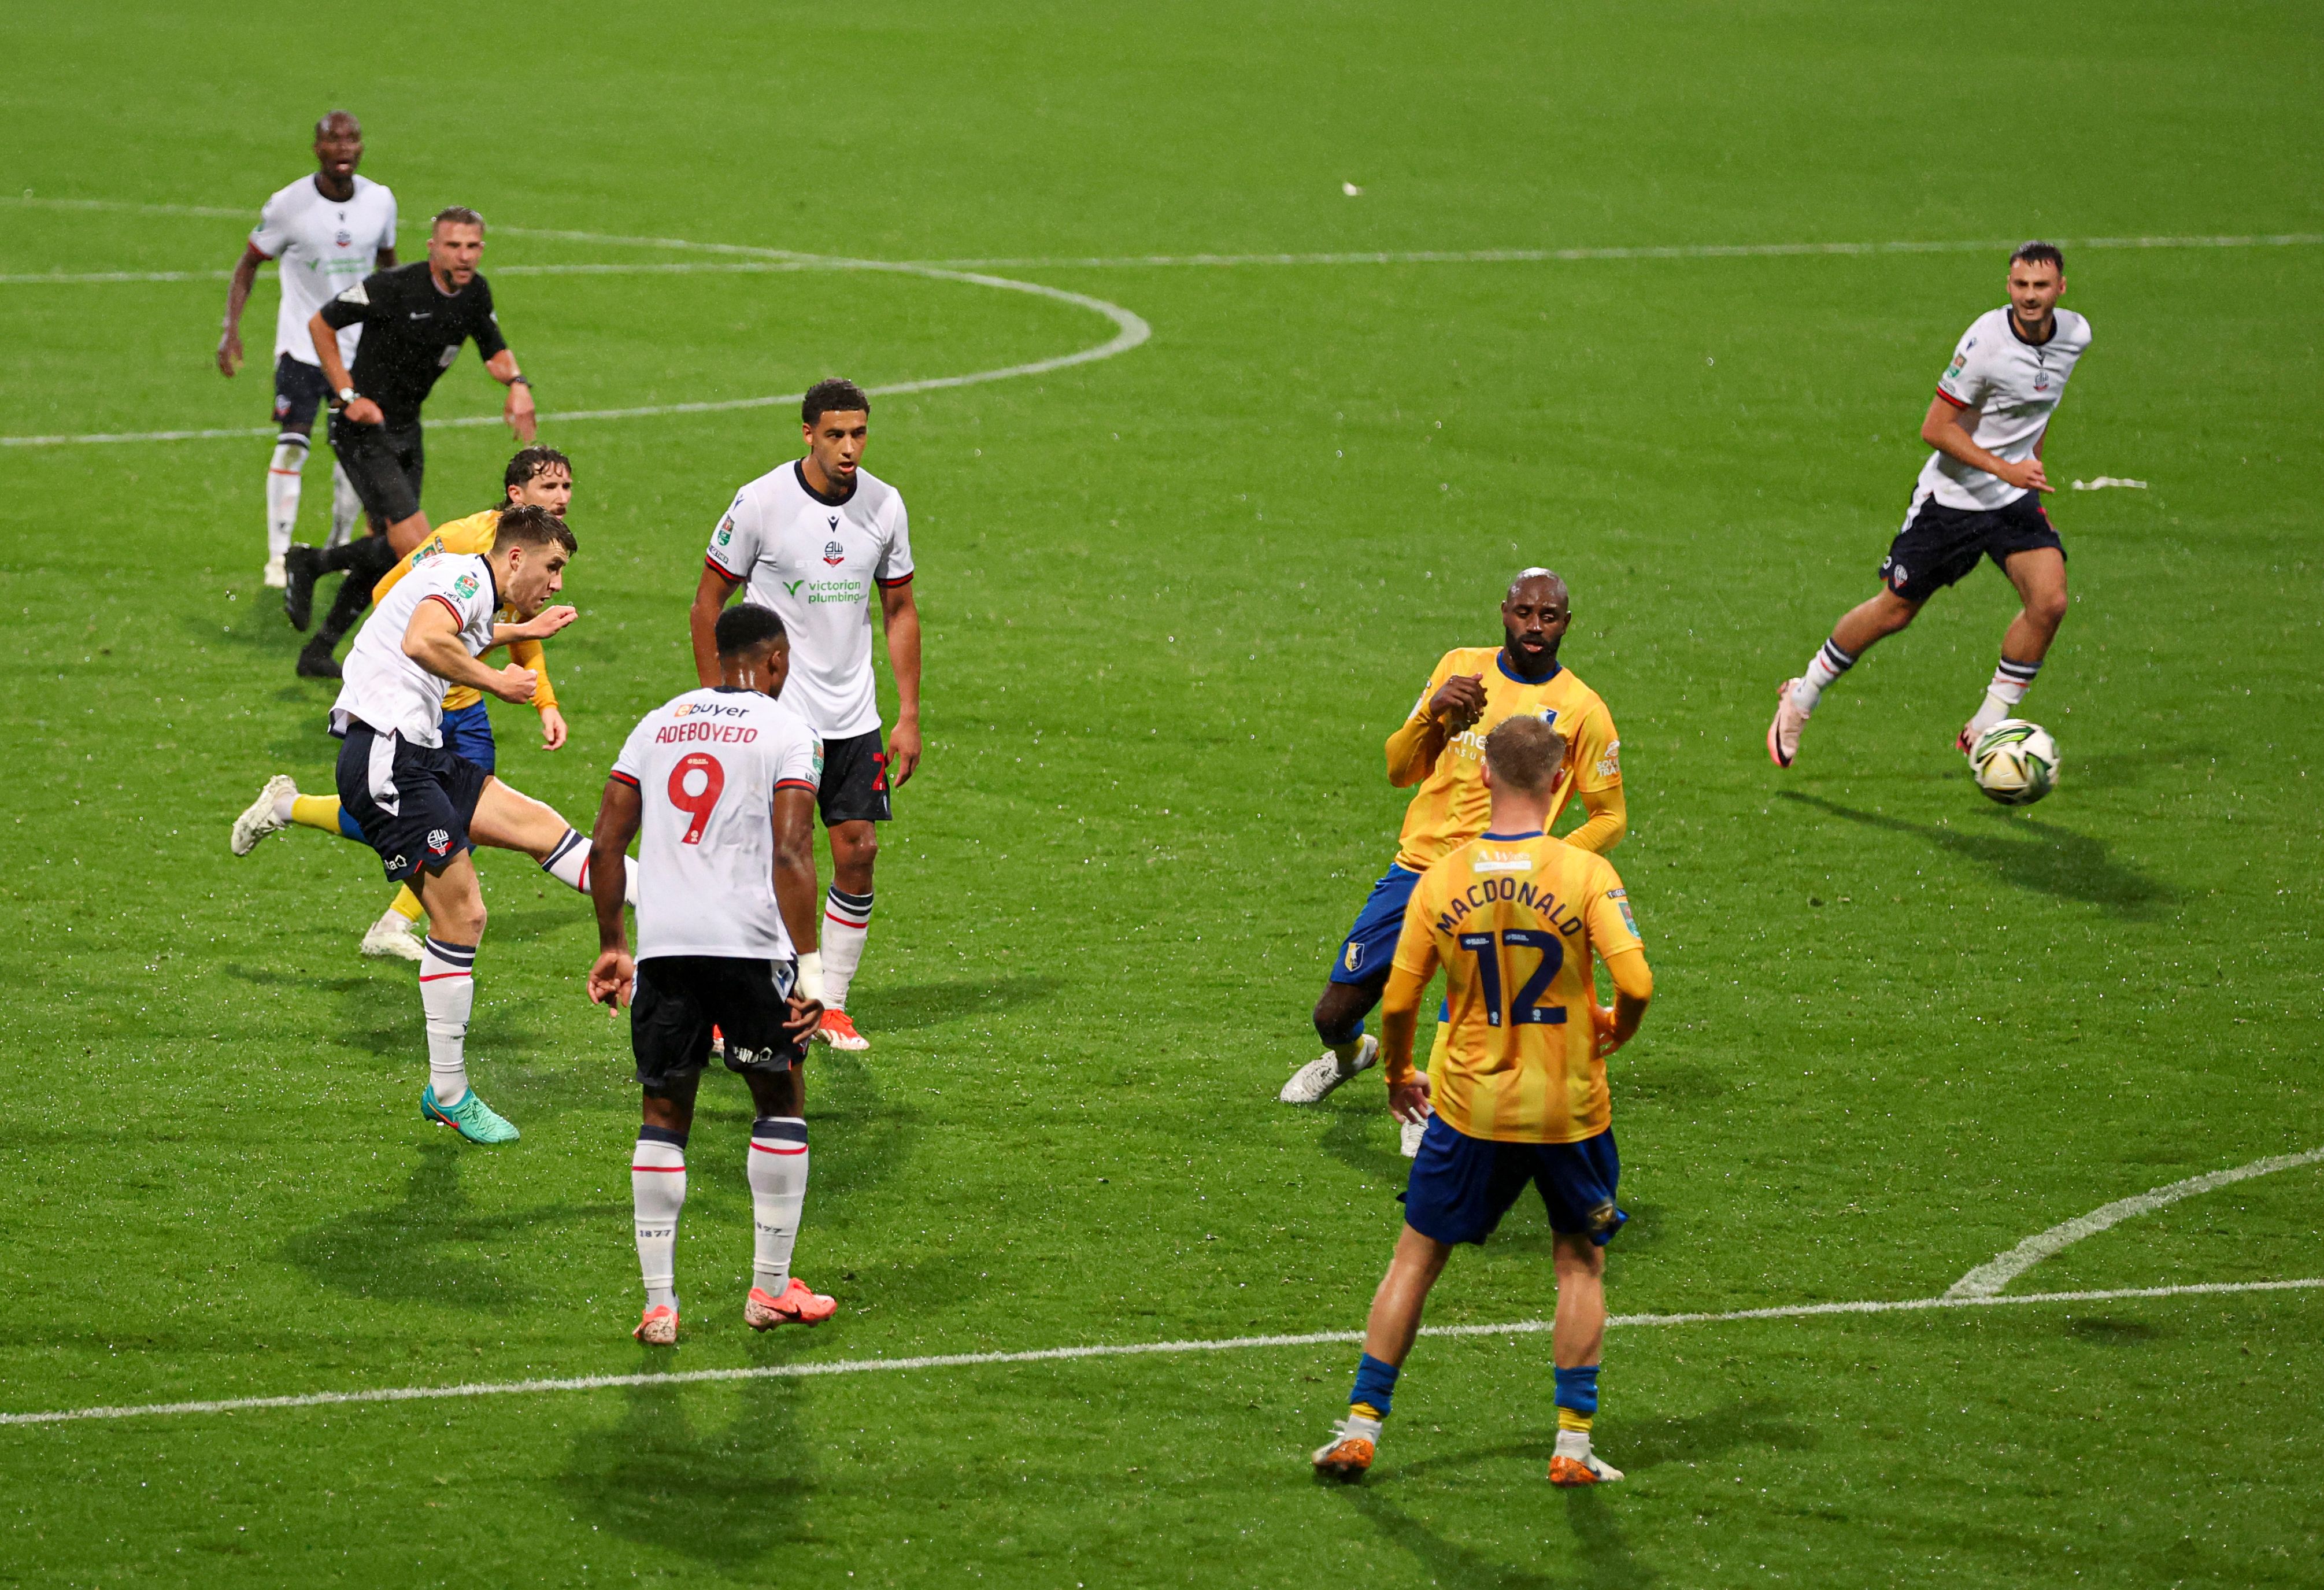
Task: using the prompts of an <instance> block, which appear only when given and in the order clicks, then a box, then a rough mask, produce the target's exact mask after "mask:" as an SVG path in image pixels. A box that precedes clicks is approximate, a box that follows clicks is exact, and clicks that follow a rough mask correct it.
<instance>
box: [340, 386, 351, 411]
mask: <svg viewBox="0 0 2324 1590" xmlns="http://www.w3.org/2000/svg"><path fill="white" fill-rule="evenodd" d="M351 402H355V388H354V387H352V386H342V387H341V388H339V407H341V408H342V409H344V408H346V406H347V405H348V404H349V403H351Z"/></svg>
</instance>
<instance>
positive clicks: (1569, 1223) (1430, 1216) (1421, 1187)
mask: <svg viewBox="0 0 2324 1590" xmlns="http://www.w3.org/2000/svg"><path fill="white" fill-rule="evenodd" d="M1621 1179H1622V1160H1621V1157H1620V1156H1619V1155H1618V1154H1617V1153H1616V1152H1615V1151H1614V1132H1613V1129H1612V1128H1611V1127H1609V1128H1608V1129H1607V1130H1606V1131H1604V1132H1600V1133H1599V1134H1598V1135H1597V1136H1595V1137H1585V1138H1583V1139H1582V1141H1581V1142H1492V1141H1491V1140H1489V1139H1487V1138H1481V1137H1470V1136H1468V1135H1467V1134H1465V1133H1463V1132H1455V1131H1454V1130H1453V1129H1452V1124H1451V1123H1449V1122H1447V1121H1446V1120H1445V1119H1444V1117H1443V1116H1442V1115H1432V1116H1430V1117H1429V1118H1428V1130H1427V1131H1426V1132H1424V1133H1423V1134H1422V1136H1421V1139H1420V1152H1419V1153H1418V1154H1417V1155H1416V1156H1414V1159H1413V1161H1412V1179H1411V1180H1410V1181H1409V1182H1407V1183H1406V1186H1405V1189H1404V1192H1403V1194H1402V1195H1401V1196H1402V1197H1403V1200H1404V1219H1405V1224H1406V1225H1409V1226H1411V1227H1412V1229H1413V1230H1415V1231H1416V1232H1418V1233H1419V1234H1421V1235H1423V1236H1426V1237H1434V1238H1435V1239H1436V1240H1437V1241H1438V1242H1440V1243H1481V1242H1483V1241H1484V1240H1485V1239H1486V1238H1487V1237H1489V1236H1490V1235H1492V1234H1493V1228H1494V1227H1495V1226H1497V1225H1500V1223H1501V1216H1504V1215H1506V1214H1508V1212H1509V1206H1510V1205H1512V1204H1514V1203H1516V1202H1517V1195H1518V1194H1520V1193H1522V1192H1524V1191H1525V1189H1526V1183H1527V1182H1531V1183H1532V1184H1533V1185H1534V1186H1535V1187H1537V1188H1540V1189H1541V1201H1542V1206H1543V1207H1544V1208H1545V1209H1547V1210H1548V1211H1549V1228H1550V1230H1552V1231H1555V1232H1563V1233H1564V1234H1567V1235H1569V1236H1586V1237H1588V1238H1589V1239H1590V1240H1591V1242H1593V1243H1597V1244H1598V1245H1599V1246H1600V1247H1601V1248H1602V1247H1604V1246H1605V1245H1606V1244H1607V1243H1609V1242H1611V1241H1613V1240H1614V1234H1615V1233H1616V1232H1618V1231H1619V1230H1621V1229H1622V1222H1624V1221H1625V1220H1628V1218H1629V1216H1628V1215H1626V1214H1624V1213H1623V1212H1622V1211H1621V1210H1620V1209H1618V1208H1617V1207H1615V1206H1614V1188H1615V1186H1616V1184H1617V1183H1618V1182H1619V1181H1620V1180H1621Z"/></svg>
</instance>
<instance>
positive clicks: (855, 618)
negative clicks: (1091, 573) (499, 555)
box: [687, 379, 920, 1049]
mask: <svg viewBox="0 0 2324 1590" xmlns="http://www.w3.org/2000/svg"><path fill="white" fill-rule="evenodd" d="M799 417H800V427H799V429H800V430H801V432H802V434H803V435H804V436H805V438H806V439H807V457H805V458H799V459H796V460H794V461H793V462H791V463H788V464H786V465H784V466H783V467H781V468H779V469H777V470H776V471H774V472H773V473H772V474H770V475H762V476H760V477H759V478H758V479H756V480H754V481H752V482H751V484H750V485H746V486H744V487H743V488H742V490H741V491H739V492H737V493H735V494H734V504H733V506H732V507H730V508H728V509H727V510H726V513H725V516H724V518H722V519H720V520H719V521H718V528H717V529H716V530H715V531H714V532H712V533H711V537H710V550H709V552H708V554H707V555H706V556H705V558H704V559H703V562H704V565H705V567H704V569H703V570H702V579H701V582H700V583H699V584H698V585H697V586H696V588H695V592H694V607H693V610H692V611H691V612H690V613H689V614H688V615H687V624H688V625H689V626H690V628H691V629H692V631H693V634H694V667H695V673H696V677H697V678H699V679H701V681H702V683H703V685H704V686H705V688H706V687H709V686H713V685H715V684H716V683H718V681H719V679H720V677H721V676H720V673H719V668H718V654H717V647H716V645H715V641H714V638H713V636H714V630H715V625H716V624H717V622H718V613H719V609H720V608H722V607H724V605H726V602H727V599H728V598H729V597H731V596H733V594H734V592H735V589H736V588H737V587H740V586H742V584H743V583H744V582H746V581H747V582H748V583H749V587H750V596H749V600H751V601H752V602H754V603H756V604H757V605H760V606H761V607H766V608H770V609H772V610H773V611H774V613H775V614H776V615H778V616H779V617H780V618H781V619H782V621H783V628H784V629H785V630H786V631H788V633H789V635H790V640H791V672H790V685H789V687H788V688H789V694H788V695H787V696H785V697H784V698H783V699H784V701H785V702H786V703H787V704H788V705H789V706H790V707H794V708H796V709H797V710H798V714H799V716H802V717H804V718H806V719H807V724H808V726H810V727H812V728H813V729H814V730H815V732H816V734H818V735H822V736H823V754H824V769H823V781H822V784H821V786H820V788H819V789H818V790H817V792H816V801H817V803H818V805H819V807H820V809H821V811H822V816H823V826H824V828H825V831H826V832H828V833H829V834H830V836H831V873H832V878H831V892H830V893H829V894H828V895H826V896H825V900H824V917H823V920H824V928H823V945H824V998H825V1006H824V1012H823V1020H822V1023H821V1025H820V1026H818V1027H817V1028H816V1038H818V1039H820V1040H822V1041H823V1042H825V1043H827V1044H830V1045H831V1046H832V1047H833V1048H835V1049H869V1048H870V1047H871V1043H870V1041H869V1040H867V1039H865V1038H864V1037H863V1035H862V1033H860V1032H858V1031H856V1030H855V1023H854V1022H853V1021H851V1020H850V1019H849V1017H848V1014H847V992H848V989H849V987H850V985H852V984H853V982H854V980H855V971H856V967H857V966H860V965H861V964H862V959H863V941H864V938H866V936H867V935H869V933H870V932H871V864H872V862H873V860H874V858H876V857H877V856H878V855H879V854H880V831H879V827H878V825H879V824H881V823H884V822H886V821H887V820H888V819H889V818H890V816H891V815H892V814H891V812H890V806H889V800H888V791H889V790H890V786H900V785H901V784H902V783H903V782H904V781H905V780H907V779H908V778H910V777H911V776H912V772H913V770H914V769H915V768H917V767H918V766H919V764H920V612H919V608H918V606H917V605H915V604H914V603H913V600H912V538H911V532H910V527H909V525H908V523H907V522H906V519H905V515H904V499H903V498H902V497H901V496H900V495H898V494H897V491H896V488H895V487H894V486H891V485H889V484H888V483H887V482H886V481H884V480H880V479H878V478H876V477H875V476H872V474H871V472H870V471H869V470H867V469H864V468H863V467H862V465H861V462H860V460H861V459H862V457H863V442H864V438H865V436H866V435H867V434H868V433H869V431H870V429H871V399H870V398H868V397H866V396H865V395H864V394H863V389H862V387H860V386H857V385H856V384H854V383H853V382H852V381H841V380H836V379H834V380H830V381H819V382H817V383H816V384H815V385H814V386H813V387H812V388H811V389H809V391H808V392H807V397H806V400H805V401H804V402H802V403H801V404H800V405H799ZM874 586H877V587H879V589H880V618H881V626H882V628H883V629H884V631H885V632H886V634H887V638H888V666H889V667H890V669H892V670H894V671H895V675H896V727H895V730H894V732H893V733H892V734H890V735H889V736H888V743H887V746H886V749H885V750H884V751H883V750H882V749H881V743H880V701H879V695H878V691H877V690H876V689H875V688H874V681H873V679H872V675H871V588H872V587H874Z"/></svg>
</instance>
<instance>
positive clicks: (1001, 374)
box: [0, 199, 1154, 448]
mask: <svg viewBox="0 0 2324 1590" xmlns="http://www.w3.org/2000/svg"><path fill="white" fill-rule="evenodd" d="M17 202H18V203H20V204H39V203H42V202H43V201H42V200H38V199H19V200H17ZM45 202H47V203H48V204H50V205H52V206H55V207H57V208H72V209H135V210H140V211H159V212H162V213H167V214H186V215H200V216H223V215H238V214H239V213H240V212H238V211H233V210H219V209H216V208H204V207H198V206H194V205H124V204H118V203H113V202H109V201H106V200H103V199H81V200H60V199H51V200H47V201H45ZM501 231H502V232H503V233H504V234H508V235H511V236H519V237H544V238H554V239H558V240H561V241H566V242H575V243H600V244H613V245H621V246H624V247H636V248H664V249H687V250H695V251H699V252H703V253H709V254H738V255H742V256H743V259H744V261H746V262H748V263H735V264H730V265H726V266H724V268H725V269H729V270H754V271H770V270H785V271H879V272H885V273H890V274H893V275H899V276H917V277H919V278H921V279H922V280H924V281H930V282H960V283H962V284H963V285H965V286H970V287H986V288H991V289H994V290H995V291H1003V292H1022V293H1027V294H1029V295H1030V296H1032V297H1035V298H1046V299H1049V300H1053V301H1055V302H1057V303H1063V304H1070V305H1072V306H1073V307H1074V308H1075V309H1080V310H1089V311H1090V312H1091V313H1093V314H1097V315H1102V316H1104V317H1105V318H1106V319H1109V320H1111V321H1112V322H1113V326H1114V334H1113V336H1112V337H1111V338H1109V339H1108V340H1106V341H1104V342H1102V343H1099V344H1098V345H1096V346H1095V347H1085V348H1081V349H1079V350H1077V351H1075V352H1074V353H1069V354H1059V355H1057V356H1056V357H1054V358H1047V359H1033V360H1030V361H1028V362H1027V363H1025V364H1021V365H1003V366H1002V367H1001V368H999V369H995V370H975V371H971V372H970V373H969V374H965V375H935V376H930V377H927V379H925V380H920V381H893V382H890V383H888V384H885V385H881V386H873V387H870V388H867V389H866V390H867V391H869V392H870V393H871V395H873V396H874V397H891V396H896V395H899V394H900V393H913V392H941V391H944V390H945V389H947V388H950V387H955V386H979V385H982V384H984V383H986V382H988V381H1010V380H1015V379H1017V378H1018V377H1019V376H1025V375H1043V374H1048V373H1049V372H1050V371H1053V370H1066V369H1071V368H1072V367H1073V366H1074V365H1088V364H1093V363H1095V362H1096V361H1098V360H1100V359H1110V358H1112V357H1114V356H1116V355H1119V354H1126V353H1128V352H1129V351H1130V349H1132V348H1134V347H1138V346H1139V345H1140V344H1141V343H1144V342H1145V341H1146V340H1147V339H1148V338H1149V337H1152V336H1153V335H1154V328H1153V327H1151V326H1149V325H1148V324H1147V322H1146V320H1145V319H1144V318H1143V317H1141V316H1139V314H1137V313H1135V312H1134V311H1132V310H1126V309H1124V308H1122V307H1121V305H1120V304H1117V303H1110V302H1108V301H1107V300H1104V299H1102V298H1093V297H1091V296H1090V295H1089V294H1087V293H1085V292H1071V291H1066V290H1065V288H1062V287H1051V286H1048V285H1047V284H1046V283H1044V282H1019V281H1017V280H1015V279H1014V278H1012V277H1008V276H994V275H989V274H986V273H982V272H976V271H955V270H949V269H945V268H944V267H941V266H937V265H927V264H916V263H911V262H908V261H898V260H862V259H847V258H842V257H839V256H836V255H827V254H797V253H793V252H791V251H790V250H788V249H779V248H759V247H755V246H752V245H749V244H739V243H696V242H693V241H691V240H689V239H687V238H683V237H622V236H613V235H610V234H605V233H596V232H558V231H541V230H538V229H535V228H531V227H526V226H503V227H502V228H501ZM634 268H639V269H645V270H652V269H655V268H656V267H655V266H653V265H651V264H647V265H644V266H641V267H634ZM659 268H661V269H665V270H683V269H688V268H696V269H699V268H710V269H715V268H719V267H694V266H673V265H663V266H661V267H659ZM628 269H632V267H624V266H620V265H610V266H607V265H595V266H592V265H583V266H577V267H576V266H558V265H536V266H531V267H526V266H516V267H512V269H511V271H509V272H503V274H512V273H517V272H527V271H529V272H530V273H532V274H539V275H549V274H601V273H602V274H613V273H621V272H624V271H626V270H628ZM185 274H186V275H187V276H188V277H189V278H190V277H192V276H193V275H194V274H195V273H185ZM116 276H118V277H119V278H120V279H123V280H130V281H140V280H152V279H155V278H166V279H169V280H177V279H179V278H178V275H177V274H176V273H161V272H150V273H137V272H125V273H103V275H102V278H101V279H103V280H108V281H109V280H113V279H115V277H116ZM11 280H14V279H13V278H12V279H11ZM66 280H69V278H67V279H66ZM799 396H800V394H799V393H770V394H769V395H766V396H763V397H748V398H729V399H725V400H723V401H715V402H690V403H644V404H639V405H637V406H635V407H631V408H621V409H568V410H565V411H561V412H546V411H545V412H543V413H542V414H541V416H540V421H541V423H542V424H544V425H548V424H558V423H566V422H572V421H585V420H641V419H646V418H649V417H650V416H653V415H659V414H720V413H729V412H732V411H736V410H741V409H764V408H771V407H774V406H776V405H778V404H783V403H795V402H798V399H799ZM430 423H431V424H432V425H434V426H436V427H438V428H467V427H472V426H479V425H498V424H499V423H501V421H500V418H499V416H497V415H491V414H469V415H462V416H459V417H457V418H454V419H449V420H438V421H431V422H430ZM273 433H274V427H272V426H271V425H246V426H245V425H237V426H226V427H220V428H216V429H205V430H120V431H99V432H96V433H94V434H85V435H78V436H0V447H11V448H54V447H75V446H98V445H105V444H108V443H116V442H156V441H208V440H212V439H219V438H226V437H263V436H272V434H273Z"/></svg>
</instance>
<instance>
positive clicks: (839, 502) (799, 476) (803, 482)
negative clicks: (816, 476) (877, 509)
mask: <svg viewBox="0 0 2324 1590" xmlns="http://www.w3.org/2000/svg"><path fill="white" fill-rule="evenodd" d="M791 475H792V477H793V478H795V479H796V480H798V488H799V490H801V491H803V492H805V493H807V495H809V496H811V497H813V498H814V499H815V500H816V502H818V503H821V504H823V505H824V506H825V507H826V508H839V507H844V506H845V505H846V504H849V503H851V502H853V501H854V500H855V488H854V487H853V486H852V485H851V486H849V487H848V488H847V495H845V496H844V497H826V496H825V495H823V494H822V493H821V492H819V491H817V490H816V489H815V487H813V486H811V485H808V484H807V460H806V459H805V458H794V459H792V460H791Z"/></svg>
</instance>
